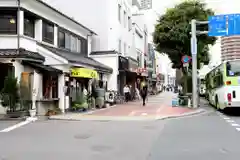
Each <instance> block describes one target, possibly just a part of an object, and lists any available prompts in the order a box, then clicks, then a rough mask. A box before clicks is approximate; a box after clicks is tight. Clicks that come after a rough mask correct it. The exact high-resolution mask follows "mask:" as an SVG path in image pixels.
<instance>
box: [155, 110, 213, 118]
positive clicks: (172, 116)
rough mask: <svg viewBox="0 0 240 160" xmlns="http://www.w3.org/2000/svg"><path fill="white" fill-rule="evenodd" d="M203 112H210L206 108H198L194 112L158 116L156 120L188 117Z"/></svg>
mask: <svg viewBox="0 0 240 160" xmlns="http://www.w3.org/2000/svg"><path fill="white" fill-rule="evenodd" d="M202 113H208V112H207V110H206V109H198V110H196V111H194V112H190V113H184V114H181V115H171V116H165V117H158V118H156V120H165V119H174V118H183V117H188V116H194V115H199V114H202Z"/></svg>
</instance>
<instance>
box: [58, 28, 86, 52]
mask: <svg viewBox="0 0 240 160" xmlns="http://www.w3.org/2000/svg"><path fill="white" fill-rule="evenodd" d="M83 43H84V42H83V40H82V38H81V37H80V36H77V35H75V34H73V33H71V32H69V31H66V30H64V29H59V31H58V47H60V48H65V49H67V50H69V51H72V52H79V53H80V52H82V46H84V44H83Z"/></svg>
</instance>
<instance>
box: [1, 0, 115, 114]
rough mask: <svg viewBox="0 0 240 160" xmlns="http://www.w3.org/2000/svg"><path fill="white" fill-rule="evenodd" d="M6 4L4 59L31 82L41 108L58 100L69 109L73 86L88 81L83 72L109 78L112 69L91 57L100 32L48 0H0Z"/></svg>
mask: <svg viewBox="0 0 240 160" xmlns="http://www.w3.org/2000/svg"><path fill="white" fill-rule="evenodd" d="M0 10H1V12H0V23H1V26H0V65H2V66H4V65H5V66H6V64H7V65H9V66H11V67H12V68H13V69H12V72H13V73H14V75H15V77H17V78H18V81H19V83H20V86H21V84H27V85H28V86H27V87H29V88H28V90H29V97H28V100H32V101H33V104H34V105H33V108H32V109H36V110H37V112H38V113H39V114H44V112H45V111H47V110H48V109H49V108H51V107H53V106H54V105H57V107H59V108H60V109H61V111H62V112H64V111H65V110H66V109H68V108H69V107H70V105H71V99H72V96H71V94H70V90H71V88H74V86H76V83H77V84H78V85H82V84H83V83H80V82H79V83H78V78H86V79H91V78H96V77H101V79H103V78H102V77H105V79H106V80H105V81H107V79H108V78H109V75H110V74H111V73H112V69H111V68H110V67H108V66H106V65H103V64H101V63H99V62H98V61H96V60H94V59H92V58H89V57H88V55H89V53H90V52H91V38H92V36H93V35H96V33H95V32H94V31H93V30H91V29H89V28H87V27H86V26H84V25H82V24H81V23H79V22H77V21H75V20H74V19H72V18H70V17H69V16H67V15H65V14H63V13H62V12H59V11H58V10H56V9H55V8H53V7H51V6H49V5H48V4H46V3H44V2H43V1H41V0H31V1H29V0H21V1H19V0H7V1H0ZM4 73H5V74H4V75H2V76H1V77H2V80H1V82H3V81H4V80H3V79H4V77H5V76H7V74H8V73H7V71H4ZM99 75H102V76H99ZM91 76H92V77H91ZM76 81H77V82H76ZM83 81H84V80H83ZM23 82H24V83H23ZM74 82H75V83H74ZM1 85H2V86H3V83H1ZM25 87H26V86H25ZM84 87H85V86H84Z"/></svg>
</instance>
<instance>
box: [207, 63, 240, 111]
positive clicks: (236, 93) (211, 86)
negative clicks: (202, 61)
mask: <svg viewBox="0 0 240 160" xmlns="http://www.w3.org/2000/svg"><path fill="white" fill-rule="evenodd" d="M205 79H206V96H207V99H208V100H209V103H210V104H212V105H213V106H215V107H216V108H217V109H221V110H222V109H225V108H227V107H240V60H233V61H227V62H223V63H222V64H220V65H219V66H217V67H215V68H214V69H213V70H211V71H210V72H209V73H208V74H207V75H206V78H205Z"/></svg>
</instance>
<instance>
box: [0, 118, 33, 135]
mask: <svg viewBox="0 0 240 160" xmlns="http://www.w3.org/2000/svg"><path fill="white" fill-rule="evenodd" d="M36 120H37V118H32V117H30V118H27V119H26V120H25V121H23V122H20V123H17V124H15V125H13V126H10V127H8V128H5V129H3V130H1V131H0V132H2V133H3V132H10V131H12V130H14V129H17V128H19V127H22V126H24V125H26V124H28V123H31V122H34V121H36Z"/></svg>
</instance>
